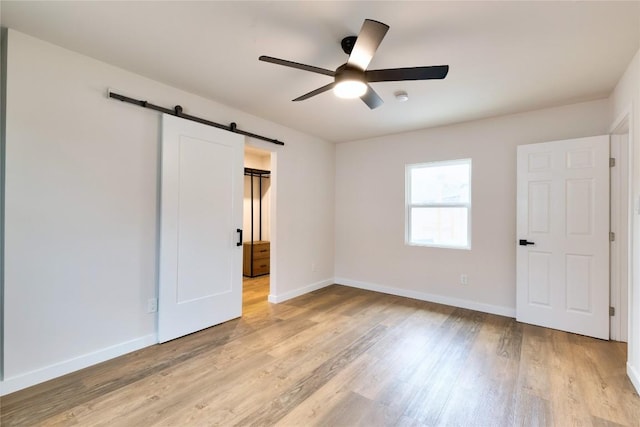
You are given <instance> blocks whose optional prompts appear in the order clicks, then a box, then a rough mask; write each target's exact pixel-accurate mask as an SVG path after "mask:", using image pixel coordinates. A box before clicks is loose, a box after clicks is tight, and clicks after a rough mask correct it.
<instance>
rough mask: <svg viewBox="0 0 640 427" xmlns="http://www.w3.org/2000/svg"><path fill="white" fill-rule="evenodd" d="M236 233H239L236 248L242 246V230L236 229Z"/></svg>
mask: <svg viewBox="0 0 640 427" xmlns="http://www.w3.org/2000/svg"><path fill="white" fill-rule="evenodd" d="M236 232H237V233H238V243H236V246H242V228H236Z"/></svg>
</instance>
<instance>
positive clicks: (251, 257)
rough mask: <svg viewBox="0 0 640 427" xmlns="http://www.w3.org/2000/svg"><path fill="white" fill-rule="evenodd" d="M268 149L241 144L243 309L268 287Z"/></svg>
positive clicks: (256, 301) (259, 301)
mask: <svg viewBox="0 0 640 427" xmlns="http://www.w3.org/2000/svg"><path fill="white" fill-rule="evenodd" d="M271 154H272V153H271V152H269V151H266V150H261V149H259V148H255V147H250V146H246V145H245V150H244V168H245V169H244V170H245V172H244V195H243V209H242V211H243V229H244V233H243V248H242V251H243V257H242V289H243V291H242V295H243V297H242V301H243V312H245V311H250V310H251V308H252V307H255V305H256V304H259V305H261V304H265V303H267V300H268V296H269V293H270V289H271V257H272V256H271V253H272V251H271V246H272V236H273V233H272V227H271V224H272V221H271V220H272V218H271V215H272V211H273V209H272V194H273V191H272V182H273V180H272V174H271V172H272V167H273V164H272V161H271Z"/></svg>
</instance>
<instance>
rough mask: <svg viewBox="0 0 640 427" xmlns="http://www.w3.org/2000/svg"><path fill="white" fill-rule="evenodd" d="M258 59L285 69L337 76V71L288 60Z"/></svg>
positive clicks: (263, 56)
mask: <svg viewBox="0 0 640 427" xmlns="http://www.w3.org/2000/svg"><path fill="white" fill-rule="evenodd" d="M258 59H259V60H260V61H264V62H270V63H272V64H278V65H284V66H285V67H291V68H297V69H298V70H304V71H311V72H312V73H318V74H324V75H325V76H330V77H333V76H335V75H336V73H335V71H331V70H327V69H324V68H320V67H314V66H313V65H306V64H300V63H299V62H293V61H287V60H286V59H280V58H274V57H272V56H265V55H262V56H261V57H259V58H258Z"/></svg>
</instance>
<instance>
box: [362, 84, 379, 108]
mask: <svg viewBox="0 0 640 427" xmlns="http://www.w3.org/2000/svg"><path fill="white" fill-rule="evenodd" d="M360 99H362V101H364V103H365V104H367V106H368V107H369V108H370V109H372V110H373V109H375V108H378V107H379V106H381V105H382V104H384V101H383V100H382V98H380V95H378V94H377V93H376V91H375V90H373V88H372V87H371V86H369V85H367V92H366V93H365V94H364V95H362V96H361V97H360Z"/></svg>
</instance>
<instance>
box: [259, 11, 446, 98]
mask: <svg viewBox="0 0 640 427" xmlns="http://www.w3.org/2000/svg"><path fill="white" fill-rule="evenodd" d="M388 30H389V26H388V25H386V24H383V23H382V22H378V21H374V20H372V19H365V21H364V23H363V24H362V28H361V29H360V33H359V34H358V36H357V37H356V36H349V37H345V38H344V39H342V43H341V45H342V49H343V50H344V52H345V53H346V54H347V55H349V59H348V60H347V62H346V63H345V64H342V65H340V66H339V67H338V68H336V70H335V71H331V70H327V69H325V68H320V67H314V66H312V65H306V64H300V63H298V62H293V61H287V60H286V59H279V58H274V57H271V56H264V55H263V56H260V57H259V58H258V59H259V60H260V61H264V62H271V63H272V64H278V65H284V66H285V67H291V68H297V69H299V70H304V71H310V72H312V73H318V74H323V75H326V76H329V77H333V79H334V80H333V82H332V83H329V84H327V85H325V86H322V87H320V88H318V89H315V90H313V91H311V92H309V93H306V94H304V95H302V96H299V97H297V98H296V99H294V100H293V101H304V100H305V99H309V98H311V97H313V96H316V95H319V94H321V93H323V92H326V91H328V90H330V89H333V92H334V94H335V95H336V96H338V97H340V98H358V97H359V98H360V99H362V101H363V102H364V103H365V104H367V106H368V107H369V108H370V109H372V110H373V109H374V108H377V107H379V106H381V105H382V104H383V103H384V101H382V98H380V96H379V95H378V94H377V93H376V91H375V90H373V88H372V87H371V85H369V83H372V82H392V81H405V80H431V79H444V78H445V77H446V75H447V73H448V72H449V66H448V65H437V66H431V67H408V68H389V69H384V70H367V67H368V66H369V63H370V62H371V59H373V55H374V54H375V52H376V50H377V49H378V46H380V43H381V42H382V39H383V38H384V36H385V35H386V34H387V31H388ZM403 93H404V95H403V96H398V93H396V99H397V100H399V101H406V100H407V99H409V96H408V95H407V93H406V92H403ZM401 98H402V99H401Z"/></svg>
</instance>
